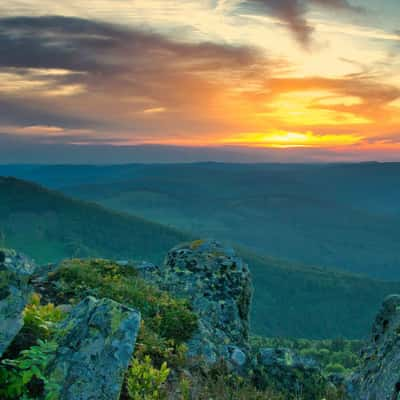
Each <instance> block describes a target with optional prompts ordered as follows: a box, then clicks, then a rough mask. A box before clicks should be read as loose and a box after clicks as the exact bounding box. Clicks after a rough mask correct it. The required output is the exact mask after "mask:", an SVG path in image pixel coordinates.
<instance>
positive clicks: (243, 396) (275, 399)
mask: <svg viewBox="0 0 400 400" xmlns="http://www.w3.org/2000/svg"><path fill="white" fill-rule="evenodd" d="M192 396H193V397H192V398H195V399H197V400H210V399H215V400H249V399H252V400H284V399H285V397H283V395H281V394H279V393H277V392H276V391H274V390H273V389H269V388H267V389H264V390H258V389H257V388H256V387H255V386H254V385H253V384H252V382H251V381H249V380H248V379H244V378H242V377H240V376H239V375H237V374H233V373H230V372H229V370H228V368H227V366H226V365H225V364H224V363H222V362H221V363H219V364H217V365H215V366H214V367H213V368H212V369H211V370H209V371H207V373H206V374H204V375H203V376H199V377H197V379H196V380H195V381H194V382H193V383H192Z"/></svg>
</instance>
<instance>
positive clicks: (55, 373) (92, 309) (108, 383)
mask: <svg viewBox="0 0 400 400" xmlns="http://www.w3.org/2000/svg"><path fill="white" fill-rule="evenodd" d="M139 328H140V314H139V313H138V312H137V311H135V310H132V309H130V308H128V307H125V306H123V305H121V304H119V303H116V302H114V301H112V300H109V299H102V300H96V299H95V298H93V297H87V298H86V299H85V300H83V301H82V302H80V303H79V304H78V305H77V306H76V307H74V309H73V310H72V311H71V312H70V314H69V316H68V317H67V319H66V320H64V321H63V322H62V323H61V324H60V326H59V329H60V330H59V332H60V333H59V334H58V337H57V342H58V349H57V353H56V355H55V358H54V361H52V363H51V365H50V367H49V376H50V379H51V380H52V382H54V383H56V384H58V385H59V386H60V388H61V389H60V397H59V399H60V400H118V399H119V396H120V392H121V387H122V384H123V380H124V373H125V371H126V369H127V367H128V365H129V360H130V359H131V357H132V354H133V350H134V347H135V343H136V337H137V334H138V331H139Z"/></svg>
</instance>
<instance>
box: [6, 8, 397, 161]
mask: <svg viewBox="0 0 400 400" xmlns="http://www.w3.org/2000/svg"><path fill="white" fill-rule="evenodd" d="M89 3H90V6H88V5H87V4H85V5H83V4H82V2H80V1H77V0H71V1H59V2H53V1H50V0H25V1H23V2H16V1H14V0H5V1H3V2H2V3H1V5H0V15H1V18H0V50H1V49H4V51H7V56H6V57H2V59H1V61H0V121H1V122H0V141H2V142H1V144H2V146H3V147H5V146H7V143H11V142H15V140H18V143H21V145H24V146H28V147H29V146H30V143H33V142H34V143H35V144H40V143H43V144H45V145H49V143H50V144H58V145H63V146H68V145H71V144H75V145H76V144H80V143H81V144H85V146H90V145H93V146H94V145H96V146H98V145H100V146H101V145H107V146H110V145H113V146H132V145H139V144H152V145H154V144H160V145H174V146H190V147H193V146H203V147H204V146H211V147H215V146H227V145H232V146H247V147H249V146H250V147H251V146H254V147H257V148H260V147H265V148H272V149H277V150H279V149H284V148H288V147H290V148H296V147H298V148H303V147H307V148H315V149H324V151H325V152H324V154H325V156H324V157H326V159H327V160H328V159H329V151H330V150H332V154H334V156H335V157H336V155H337V152H338V149H340V151H341V152H343V154H346V152H348V151H352V150H356V151H358V152H359V153H360V154H365V155H366V156H368V157H372V158H373V159H382V160H384V159H386V158H387V155H388V154H391V157H392V158H393V157H394V156H395V155H396V153H397V152H398V147H399V144H400V113H399V110H400V56H399V54H400V51H399V50H400V34H399V31H398V20H399V18H400V7H399V6H398V3H397V1H396V0H384V1H383V2H382V1H378V0H368V1H360V0H349V1H343V2H335V1H327V2H326V3H324V4H325V5H324V6H321V2H318V1H312V0H307V1H305V2H304V4H303V6H302V7H300V6H299V3H298V2H296V1H293V2H291V1H288V2H282V3H281V2H277V1H275V0H274V1H269V0H268V1H267V0H219V1H210V0H200V1H199V0H196V1H194V0H193V1H192V0H189V1H185V2H184V3H182V2H179V3H178V2H176V1H174V0H163V1H161V0H146V1H144V0H138V1H132V2H126V1H123V0H115V1H113V2H112V6H111V5H110V3H109V2H107V1H105V0H90V2H89ZM338 4H340V7H339V6H338ZM285 7H287V9H285ZM288 16H291V17H288ZM32 127H34V128H32ZM41 127H44V128H41ZM45 127H51V129H47V128H45ZM363 152H364V153H363Z"/></svg>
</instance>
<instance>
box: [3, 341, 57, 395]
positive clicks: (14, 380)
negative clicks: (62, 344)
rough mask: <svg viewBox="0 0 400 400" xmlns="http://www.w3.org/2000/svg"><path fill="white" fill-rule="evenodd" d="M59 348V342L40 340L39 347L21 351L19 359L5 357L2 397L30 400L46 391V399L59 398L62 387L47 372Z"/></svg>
mask: <svg viewBox="0 0 400 400" xmlns="http://www.w3.org/2000/svg"><path fill="white" fill-rule="evenodd" d="M56 349H57V344H56V343H54V342H44V341H41V340H38V344H37V345H36V346H32V347H31V348H29V349H27V350H23V351H21V353H20V356H19V357H18V358H17V359H14V360H10V359H6V360H3V361H2V363H1V365H0V395H1V398H2V399H5V400H6V399H7V400H8V399H10V400H11V399H18V398H23V399H24V400H28V399H31V398H36V397H37V396H41V395H43V394H45V400H56V399H57V398H58V391H59V387H58V386H57V385H56V384H54V383H53V382H51V381H50V380H49V379H48V378H47V377H46V374H45V372H46V369H47V367H48V365H49V363H50V361H51V360H52V358H53V355H54V353H55V351H56Z"/></svg>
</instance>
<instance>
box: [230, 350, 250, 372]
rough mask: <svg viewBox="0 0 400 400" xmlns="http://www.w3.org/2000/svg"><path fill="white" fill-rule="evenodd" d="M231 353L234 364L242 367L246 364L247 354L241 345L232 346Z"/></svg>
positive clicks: (231, 360)
mask: <svg viewBox="0 0 400 400" xmlns="http://www.w3.org/2000/svg"><path fill="white" fill-rule="evenodd" d="M229 353H230V359H229V360H230V362H231V363H232V364H234V365H235V366H237V367H238V368H242V367H244V366H245V365H246V362H247V355H246V353H245V352H244V351H242V350H241V349H240V348H239V347H236V346H231V347H230V348H229Z"/></svg>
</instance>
